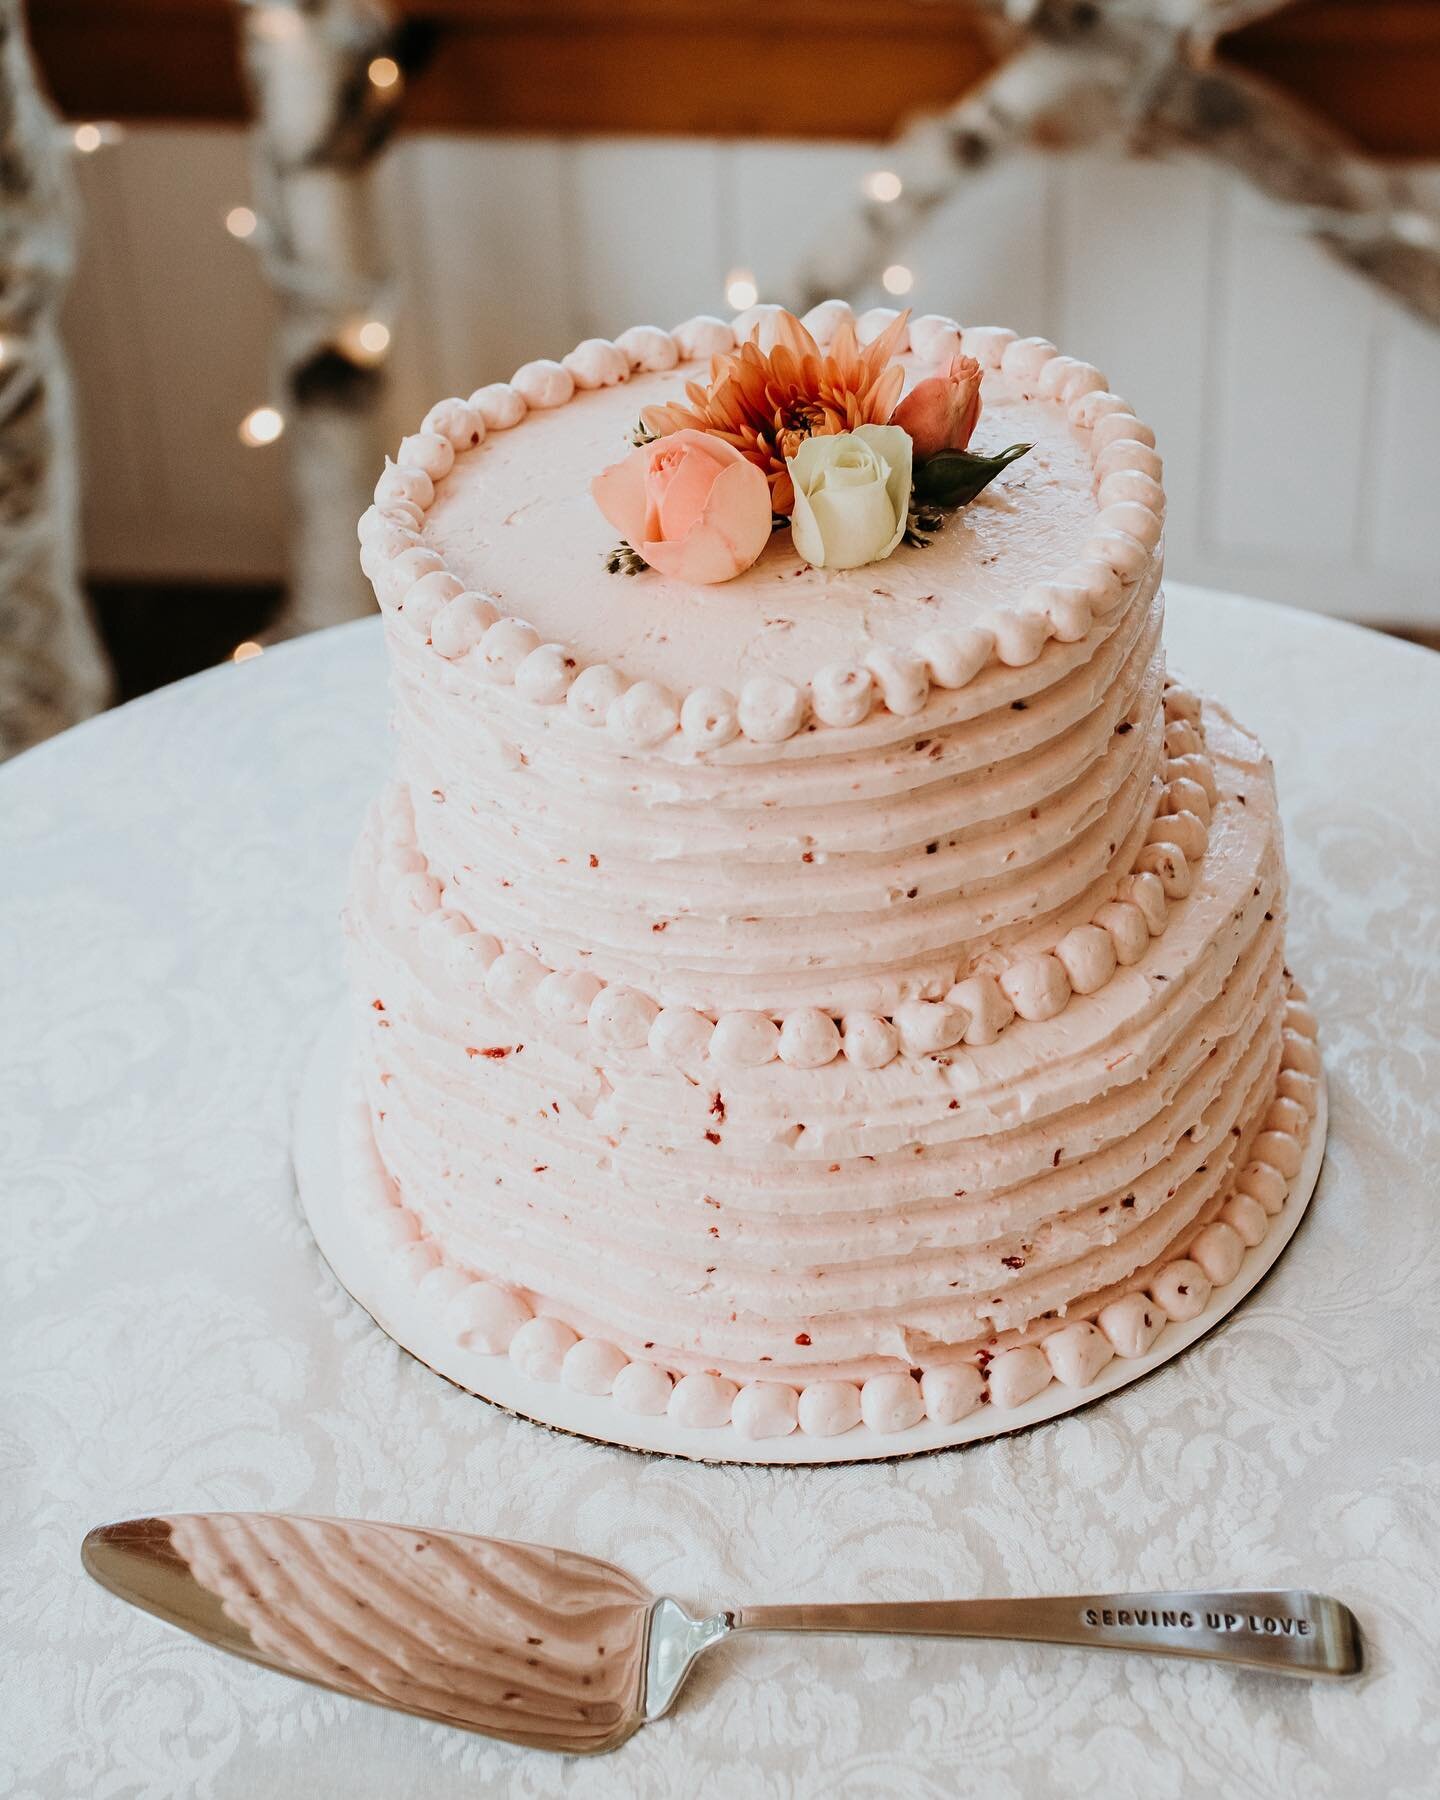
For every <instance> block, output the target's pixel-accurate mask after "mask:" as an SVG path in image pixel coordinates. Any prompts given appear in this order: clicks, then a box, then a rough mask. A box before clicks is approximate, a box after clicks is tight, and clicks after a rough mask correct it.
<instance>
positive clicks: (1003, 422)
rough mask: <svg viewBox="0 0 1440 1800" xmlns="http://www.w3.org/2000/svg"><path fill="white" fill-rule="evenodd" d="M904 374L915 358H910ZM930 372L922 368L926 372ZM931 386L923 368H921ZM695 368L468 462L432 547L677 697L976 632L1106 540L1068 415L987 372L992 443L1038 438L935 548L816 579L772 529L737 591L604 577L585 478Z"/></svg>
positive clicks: (549, 416) (624, 444) (558, 418)
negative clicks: (926, 636)
mask: <svg viewBox="0 0 1440 1800" xmlns="http://www.w3.org/2000/svg"><path fill="white" fill-rule="evenodd" d="M900 361H901V363H902V366H903V367H904V369H905V372H906V379H907V381H908V380H911V379H913V378H914V375H915V373H916V372H917V370H916V361H917V359H916V358H915V357H914V356H913V355H906V356H905V357H903V358H901V359H900ZM921 369H922V370H923V365H921ZM924 372H927V373H928V370H924ZM694 375H695V371H694V370H693V368H692V369H686V368H677V369H672V370H667V371H664V372H662V373H656V374H651V373H648V372H645V371H641V372H640V373H639V374H637V375H635V376H634V377H632V378H631V380H630V381H629V382H627V383H626V384H625V385H624V386H623V387H613V388H601V389H597V390H594V391H592V392H589V393H586V392H583V391H582V392H577V393H576V394H575V396H574V398H573V399H572V400H571V401H570V402H569V403H568V404H567V405H565V406H562V407H557V408H556V409H554V410H553V411H549V412H539V413H534V414H532V415H531V416H530V417H529V418H528V419H526V420H525V421H524V423H523V424H522V425H521V426H520V427H519V428H518V429H517V430H515V431H510V432H503V433H495V434H493V435H491V436H489V437H487V439H486V440H485V442H484V443H482V444H481V445H480V446H479V447H478V449H476V450H474V451H471V452H469V453H468V454H466V455H464V456H461V457H460V458H458V459H457V461H456V464H455V467H454V469H453V471H452V472H451V474H450V476H449V477H448V479H447V480H445V481H444V482H443V483H442V484H441V486H440V491H439V493H438V494H437V496H436V500H435V505H434V507H433V508H432V509H431V512H430V514H429V516H428V518H427V519H426V522H425V541H426V543H427V544H431V545H433V546H434V548H435V549H436V550H437V551H438V552H439V554H440V555H441V556H442V557H443V558H444V560H445V562H446V565H447V566H448V567H449V569H450V570H451V572H452V573H453V574H454V575H455V576H456V578H457V579H458V580H460V581H462V582H463V583H464V584H465V586H466V587H467V588H475V589H479V590H482V591H484V592H486V593H488V594H489V595H490V596H491V598H492V599H493V600H494V601H495V603H496V605H498V606H499V607H500V609H501V611H502V612H505V613H510V614H513V615H515V616H517V617H519V618H522V619H525V620H527V621H528V622H529V623H530V624H531V625H533V626H534V627H535V629H536V630H537V631H538V632H539V633H540V635H541V636H542V637H543V638H547V639H558V640H560V641H562V642H564V643H568V644H571V645H573V646H574V647H575V648H576V649H577V650H578V651H579V652H580V655H581V658H582V660H583V661H585V662H587V663H592V662H608V663H611V664H613V665H614V667H616V668H617V669H619V670H620V672H621V673H622V674H623V675H625V676H627V677H628V678H629V679H630V680H632V681H638V680H641V679H649V680H652V681H658V682H662V683H664V684H665V685H666V686H667V687H671V688H674V689H678V690H679V691H681V692H684V691H685V690H687V689H688V688H691V687H693V686H695V685H696V684H697V683H698V682H700V681H703V680H710V681H714V682H718V683H719V684H720V685H721V686H722V687H727V688H731V689H733V690H734V691H736V692H738V691H739V690H740V688H741V687H742V686H743V685H744V683H745V681H746V680H748V679H749V678H750V677H751V676H753V675H766V674H769V675H783V676H785V677H786V678H787V679H789V680H790V681H793V682H805V681H808V680H809V679H810V677H811V676H812V675H813V674H814V673H815V671H816V670H817V669H819V668H821V667H822V666H824V665H825V664H827V663H837V662H855V661H863V659H864V657H865V655H866V653H867V652H868V651H869V650H870V648H871V647H872V646H874V645H875V644H887V645H890V646H892V647H894V648H897V649H899V648H906V647H908V646H909V645H910V644H912V643H913V642H914V641H915V640H916V639H917V638H918V637H920V636H921V635H922V634H923V633H925V632H927V631H931V630H934V629H935V628H937V627H963V626H973V625H974V624H975V621H976V620H977V618H979V617H980V615H981V614H982V613H984V612H986V611H988V610H989V609H990V608H991V607H995V606H1003V605H1005V604H1006V603H1007V602H1010V601H1013V600H1015V599H1017V598H1019V596H1020V595H1022V594H1024V593H1025V592H1026V590H1027V589H1029V588H1031V587H1033V586H1034V585H1035V584H1036V583H1038V582H1042V581H1047V580H1050V579H1053V578H1055V577H1057V576H1062V575H1064V574H1066V573H1068V571H1069V570H1070V568H1072V567H1073V566H1074V565H1075V564H1076V563H1078V561H1079V560H1080V553H1081V551H1082V550H1083V549H1084V547H1085V544H1086V542H1087V540H1088V539H1089V537H1090V535H1091V533H1092V532H1093V530H1094V527H1095V517H1096V513H1097V510H1098V508H1097V504H1096V500H1095V496H1094V492H1093V489H1092V483H1091V467H1090V459H1089V456H1088V454H1087V448H1086V446H1085V444H1084V443H1083V442H1082V441H1081V437H1080V434H1079V433H1078V432H1077V431H1076V430H1075V428H1074V427H1073V426H1072V425H1070V423H1069V421H1068V420H1067V419H1066V418H1065V415H1064V412H1063V410H1062V409H1060V408H1058V407H1056V406H1055V405H1053V404H1049V403H1046V402H1043V401H1038V400H1026V399H1023V398H1022V397H1021V396H1020V394H1019V393H1018V391H1017V389H1016V386H1015V384H1014V383H1013V382H1011V381H1008V380H1007V379H1006V378H1005V377H1004V376H1003V375H1001V374H998V373H994V374H992V375H991V376H990V377H989V379H987V380H986V382H985V384H984V399H985V414H984V420H983V426H982V438H983V442H984V446H985V447H986V448H990V447H991V446H992V445H993V447H994V448H995V449H996V450H998V449H1000V448H1002V447H1004V446H1006V445H1008V444H1012V443H1015V442H1017V441H1025V442H1033V444H1034V448H1033V449H1032V450H1031V451H1030V453H1029V455H1028V456H1025V457H1022V458H1021V459H1020V460H1019V461H1017V462H1015V463H1012V464H1011V465H1010V467H1009V468H1008V469H1007V470H1005V471H1004V473H1003V474H1001V475H1000V476H998V477H997V478H996V480H995V481H994V482H993V483H992V484H991V486H990V487H988V488H987V489H986V490H985V492H984V493H982V494H981V495H980V496H979V497H978V498H977V499H976V500H974V501H973V502H971V504H970V505H969V506H967V507H965V508H963V509H962V510H960V511H959V512H957V513H956V514H955V515H954V516H953V517H952V518H949V519H947V520H946V521H945V524H944V527H943V529H941V530H939V531H937V532H936V534H935V536H934V537H933V538H932V540H931V541H930V543H929V545H928V546H927V547H925V548H919V547H912V546H911V545H910V544H907V543H901V544H900V546H899V547H898V548H897V549H896V550H895V551H894V552H893V553H892V554H891V555H890V556H888V557H887V558H886V559H885V560H884V561H883V562H873V563H867V564H866V565H865V566H864V567H862V568H857V569H826V568H813V567H811V566H809V565H808V564H806V563H805V562H804V560H803V559H802V558H801V556H800V555H799V553H798V552H797V550H796V549H795V545H794V542H793V540H792V538H791V534H790V533H789V532H788V531H785V530H783V529H782V530H777V531H776V532H775V533H774V535H773V536H772V538H771V541H770V543H769V545H768V546H767V548H766V549H765V550H764V551H763V552H762V554H761V556H760V558H759V560H758V561H757V562H755V563H754V564H753V565H752V566H751V567H750V568H749V569H747V570H746V571H745V572H744V573H743V574H740V575H738V576H736V577H735V579H734V580H732V581H726V582H723V583H720V584H716V585H713V586H701V585H699V584H697V583H695V582H687V581H684V580H680V579H677V578H675V577H672V576H668V575H664V574H662V573H660V572H659V571H658V570H656V569H649V570H646V571H644V572H643V573H642V574H640V575H638V576H635V577H628V576H625V575H623V574H611V573H609V572H608V571H607V569H606V555H607V552H609V551H610V550H612V549H613V547H614V546H615V542H616V538H617V536H618V533H617V532H616V530H615V528H614V526H613V525H611V524H609V523H607V521H606V520H605V519H604V517H603V516H602V515H601V513H600V511H599V509H598V508H597V506H596V505H595V502H594V501H593V500H592V498H591V496H590V481H591V478H592V476H595V475H597V474H599V473H600V471H601V470H602V469H604V468H605V467H607V465H609V464H612V463H614V462H616V461H617V460H618V459H619V458H621V457H623V456H624V455H625V454H626V453H627V451H628V450H629V449H630V447H631V446H630V434H631V432H632V431H633V430H634V428H635V422H636V419H637V418H638V417H639V415H640V411H641V409H642V408H644V407H651V406H655V405H661V404H664V403H666V402H669V401H677V400H680V399H682V398H683V392H684V385H685V382H686V380H687V378H688V379H690V380H693V379H694Z"/></svg>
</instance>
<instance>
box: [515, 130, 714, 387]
mask: <svg viewBox="0 0 1440 1800" xmlns="http://www.w3.org/2000/svg"><path fill="white" fill-rule="evenodd" d="M569 154H570V157H571V167H570V176H571V180H570V183H569V187H568V191H567V199H568V213H567V218H566V222H565V229H566V234H567V240H568V242H569V245H570V250H571V254H572V256H573V272H572V281H573V293H574V297H575V315H576V316H575V323H576V330H575V331H574V332H573V333H572V340H573V339H574V338H578V337H594V336H599V337H613V336H614V335H615V334H616V332H619V331H624V329H625V327H626V326H627V325H634V324H636V323H644V324H650V325H661V326H666V327H668V326H671V325H675V324H678V323H679V321H680V320H681V319H688V318H690V317H691V316H692V315H693V314H695V313H698V312H714V311H716V310H717V308H718V309H720V310H723V299H722V284H723V282H724V279H725V262H724V254H725V253H724V248H723V244H722V238H721V176H722V157H723V154H724V152H723V151H722V150H721V148H720V146H718V145H716V144H710V143H696V142H695V141H694V140H693V139H669V138H633V139H611V140H609V141H606V140H603V139H581V140H580V141H579V142H578V143H576V144H575V145H574V146H573V147H571V148H570V151H569ZM565 348H567V349H568V348H569V346H568V344H567V345H566V346H565ZM550 354H554V352H553V351H552V352H550Z"/></svg>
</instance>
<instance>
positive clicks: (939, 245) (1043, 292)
mask: <svg viewBox="0 0 1440 1800" xmlns="http://www.w3.org/2000/svg"><path fill="white" fill-rule="evenodd" d="M1056 179H1057V170H1056V165H1055V164H1054V163H1052V162H1050V161H1049V160H1048V159H1046V158H1043V157H1041V156H1039V155H1038V154H1036V153H1034V152H1030V151H1026V152H1021V153H1019V154H1017V155H1016V156H1014V157H1012V158H1010V159H1009V160H1008V161H1006V162H1003V163H1001V164H999V165H998V166H997V167H996V168H995V169H993V170H992V171H990V172H989V173H988V174H987V175H986V176H985V178H984V179H983V180H979V181H976V182H975V184H974V186H973V187H971V188H969V189H967V190H966V191H965V192H964V193H963V194H962V195H961V196H960V197H958V198H957V199H955V200H953V201H951V202H950V204H949V205H947V206H944V207H942V208H941V209H940V210H939V211H938V212H937V213H935V215H934V216H933V217H932V218H931V219H930V220H929V221H927V223H926V225H925V226H924V228H923V229H922V230H921V232H920V233H919V234H918V235H917V237H916V239H915V241H914V243H913V244H910V245H907V247H906V249H905V251H904V253H903V255H902V256H901V257H900V259H899V260H900V261H902V262H903V263H905V264H906V266H907V267H909V268H910V269H912V270H913V271H914V274H915V287H914V289H913V291H912V293H911V295H910V299H912V300H913V301H914V302H915V304H916V306H917V307H918V308H919V310H920V311H922V312H943V313H953V314H954V315H955V316H956V317H957V318H959V319H961V320H962V321H964V322H966V323H968V324H972V325H979V324H987V325H1002V324H1003V325H1010V326H1013V328H1014V329H1015V330H1016V331H1018V332H1020V334H1021V335H1022V336H1027V335H1029V334H1031V333H1039V334H1040V335H1042V336H1049V335H1051V334H1052V333H1053V332H1054V331H1055V330H1056V329H1057V324H1056V319H1055V312H1056V293H1055V281H1054V275H1055V269H1054V262H1053V258H1052V254H1051V251H1052V244H1051V238H1050V230H1049V222H1050V211H1051V204H1052V199H1053V188H1054V183H1055V181H1056ZM891 304H892V305H893V304H894V302H893V301H892V302H891Z"/></svg>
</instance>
